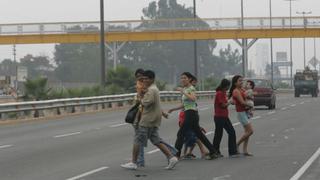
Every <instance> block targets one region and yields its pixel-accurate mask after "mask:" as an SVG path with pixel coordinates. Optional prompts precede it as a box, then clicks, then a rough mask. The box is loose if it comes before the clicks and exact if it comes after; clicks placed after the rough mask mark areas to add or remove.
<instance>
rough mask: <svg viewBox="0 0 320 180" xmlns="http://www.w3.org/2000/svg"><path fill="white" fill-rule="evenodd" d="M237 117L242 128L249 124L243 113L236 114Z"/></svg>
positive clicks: (246, 116) (245, 114)
mask: <svg viewBox="0 0 320 180" xmlns="http://www.w3.org/2000/svg"><path fill="white" fill-rule="evenodd" d="M237 116H238V120H239V122H240V123H241V124H242V126H246V125H248V124H249V123H250V122H249V118H248V115H247V113H246V112H245V111H244V112H237Z"/></svg>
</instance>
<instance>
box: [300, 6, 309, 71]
mask: <svg viewBox="0 0 320 180" xmlns="http://www.w3.org/2000/svg"><path fill="white" fill-rule="evenodd" d="M311 13H312V12H311V11H308V12H305V11H302V12H297V14H302V17H303V27H304V28H306V27H307V21H306V18H305V15H307V14H311ZM303 68H306V38H303Z"/></svg>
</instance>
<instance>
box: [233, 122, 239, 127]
mask: <svg viewBox="0 0 320 180" xmlns="http://www.w3.org/2000/svg"><path fill="white" fill-rule="evenodd" d="M232 125H233V126H238V125H240V122H237V123H233V124H232Z"/></svg>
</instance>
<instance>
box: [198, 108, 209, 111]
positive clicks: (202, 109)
mask: <svg viewBox="0 0 320 180" xmlns="http://www.w3.org/2000/svg"><path fill="white" fill-rule="evenodd" d="M208 109H209V108H208V107H206V108H201V109H199V110H200V111H204V110H208Z"/></svg>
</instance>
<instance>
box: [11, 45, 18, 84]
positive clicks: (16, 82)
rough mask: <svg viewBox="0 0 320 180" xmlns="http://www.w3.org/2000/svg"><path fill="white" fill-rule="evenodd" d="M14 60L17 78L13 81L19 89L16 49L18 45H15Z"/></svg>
mask: <svg viewBox="0 0 320 180" xmlns="http://www.w3.org/2000/svg"><path fill="white" fill-rule="evenodd" d="M12 50H13V62H14V66H15V76H16V78H15V80H14V82H13V85H14V89H15V90H18V64H17V49H16V45H15V44H14V45H13V49H12Z"/></svg>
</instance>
